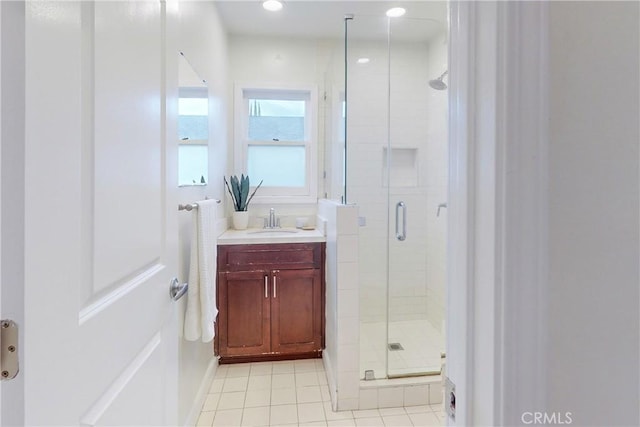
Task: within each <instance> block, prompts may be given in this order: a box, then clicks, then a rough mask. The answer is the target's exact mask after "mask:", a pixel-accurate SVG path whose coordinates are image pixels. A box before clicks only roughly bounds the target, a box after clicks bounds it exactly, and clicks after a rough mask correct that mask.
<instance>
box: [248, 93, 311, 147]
mask: <svg viewBox="0 0 640 427" xmlns="http://www.w3.org/2000/svg"><path fill="white" fill-rule="evenodd" d="M304 115H305V101H301V100H300V101H299V100H293V101H291V100H279V99H249V135H248V136H249V139H250V140H252V141H304V135H305V131H304Z"/></svg>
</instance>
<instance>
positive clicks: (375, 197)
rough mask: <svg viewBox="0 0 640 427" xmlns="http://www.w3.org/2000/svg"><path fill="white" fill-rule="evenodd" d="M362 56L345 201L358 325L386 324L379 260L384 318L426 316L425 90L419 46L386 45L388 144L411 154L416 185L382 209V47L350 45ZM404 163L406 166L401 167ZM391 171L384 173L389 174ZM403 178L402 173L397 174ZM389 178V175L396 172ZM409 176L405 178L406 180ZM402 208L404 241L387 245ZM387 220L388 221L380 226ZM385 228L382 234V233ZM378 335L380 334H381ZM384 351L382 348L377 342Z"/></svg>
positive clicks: (355, 76) (355, 80)
mask: <svg viewBox="0 0 640 427" xmlns="http://www.w3.org/2000/svg"><path fill="white" fill-rule="evenodd" d="M361 50H366V51H367V56H369V57H370V58H371V61H370V62H369V64H367V66H366V67H358V66H356V67H351V70H350V71H349V75H350V77H351V78H350V80H349V82H350V83H349V89H348V90H349V105H348V117H349V123H348V141H349V165H348V187H349V191H348V194H349V201H350V202H354V203H357V204H358V205H359V206H360V212H361V213H360V214H361V215H363V216H365V217H366V226H365V227H362V228H361V230H360V246H359V249H360V265H359V271H360V284H361V292H360V298H361V310H362V311H361V314H362V316H361V320H362V321H363V322H381V321H382V322H385V321H386V320H387V307H386V305H387V304H386V298H387V295H386V292H387V291H386V282H387V256H389V261H390V262H389V264H390V269H389V271H388V273H389V278H390V283H391V286H390V288H389V294H390V300H389V308H390V310H389V316H390V317H389V320H390V321H392V320H412V319H417V318H425V317H426V315H427V303H426V299H427V276H428V272H427V264H426V259H427V256H428V251H427V248H426V244H425V242H427V241H428V238H427V237H428V227H427V218H425V213H426V212H428V184H429V179H428V174H427V171H428V166H427V162H428V150H429V149H428V145H429V144H428V142H429V139H428V133H429V132H428V124H427V120H425V119H428V114H429V111H428V107H427V106H425V102H424V101H425V99H426V98H427V97H428V86H427V85H426V84H425V79H424V75H425V72H426V68H427V62H428V61H427V57H426V49H425V45H423V44H421V45H418V44H399V43H397V44H394V47H393V57H392V66H391V85H392V98H391V104H390V106H391V110H390V114H391V123H390V129H391V143H392V146H393V147H398V148H411V149H412V152H413V153H415V156H416V158H415V165H416V168H417V182H416V185H413V186H412V185H407V186H402V187H392V188H391V206H387V184H386V182H385V180H384V175H385V174H384V173H383V171H384V168H385V163H384V149H385V147H386V145H387V139H388V138H387V126H386V125H385V123H387V113H388V106H387V90H388V85H389V82H388V77H387V65H386V64H387V61H386V58H387V47H386V44H384V43H382V44H380V43H378V44H371V43H362V42H360V43H358V44H357V46H356V47H355V49H354V51H361ZM410 164H411V163H410V162H409V163H408V165H410ZM394 172H395V171H393V170H392V171H391V173H392V174H393V173H394ZM398 172H402V173H406V172H407V171H398ZM396 173H397V172H396ZM409 175H410V174H409ZM400 201H403V202H404V203H405V204H406V206H407V210H408V212H407V216H408V227H407V233H408V234H407V239H406V240H405V241H403V242H400V241H398V240H396V239H391V240H390V241H387V239H388V237H387V236H388V234H389V235H391V236H394V235H395V221H394V218H395V205H396V203H398V202H400ZM388 217H390V218H391V221H388V219H387V218H388ZM387 227H389V228H387ZM383 335H384V334H380V336H383ZM380 345H381V346H383V347H384V345H385V343H384V342H383V341H381V342H380Z"/></svg>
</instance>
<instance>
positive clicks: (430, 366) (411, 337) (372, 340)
mask: <svg viewBox="0 0 640 427" xmlns="http://www.w3.org/2000/svg"><path fill="white" fill-rule="evenodd" d="M385 336H386V323H385V322H366V323H365V322H361V323H360V378H361V379H364V372H365V371H366V370H373V371H374V374H375V378H377V379H380V378H385V377H386V376H387V375H386V363H385V360H386V357H387V353H388V355H389V377H403V376H411V375H424V374H430V373H439V372H440V366H441V363H442V361H441V358H440V356H441V353H443V352H444V351H445V340H444V336H443V335H442V334H441V333H440V332H439V331H438V330H437V329H436V328H434V327H433V325H432V324H431V322H429V321H428V320H405V321H399V322H391V323H389V339H388V340H387V342H384V341H383V340H384V338H383V337H385ZM391 343H398V344H400V345H401V346H402V348H403V350H393V351H387V348H388V347H387V346H388V344H391Z"/></svg>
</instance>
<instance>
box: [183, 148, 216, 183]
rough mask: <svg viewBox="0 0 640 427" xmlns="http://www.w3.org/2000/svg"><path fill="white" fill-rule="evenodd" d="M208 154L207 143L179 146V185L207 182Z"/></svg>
mask: <svg viewBox="0 0 640 427" xmlns="http://www.w3.org/2000/svg"><path fill="white" fill-rule="evenodd" d="M208 156H209V154H208V148H207V146H206V145H180V146H178V185H193V184H206V182H205V180H206V179H207V175H209V158H208Z"/></svg>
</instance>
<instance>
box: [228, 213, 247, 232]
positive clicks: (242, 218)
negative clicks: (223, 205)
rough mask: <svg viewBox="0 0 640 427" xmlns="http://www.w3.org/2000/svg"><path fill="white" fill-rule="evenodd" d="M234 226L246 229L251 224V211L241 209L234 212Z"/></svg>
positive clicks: (237, 228) (238, 228)
mask: <svg viewBox="0 0 640 427" xmlns="http://www.w3.org/2000/svg"><path fill="white" fill-rule="evenodd" d="M232 220H233V228H234V229H236V230H246V229H247V225H249V212H247V211H239V212H234V213H233V217H232Z"/></svg>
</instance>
